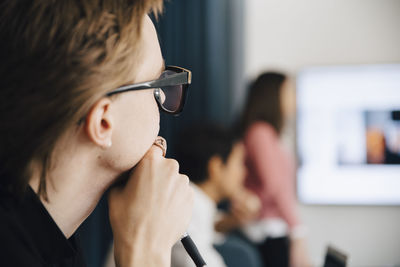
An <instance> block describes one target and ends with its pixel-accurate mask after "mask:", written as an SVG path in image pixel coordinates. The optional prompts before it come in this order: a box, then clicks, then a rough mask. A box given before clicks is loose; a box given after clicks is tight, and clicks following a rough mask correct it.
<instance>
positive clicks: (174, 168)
mask: <svg viewBox="0 0 400 267" xmlns="http://www.w3.org/2000/svg"><path fill="white" fill-rule="evenodd" d="M168 165H169V167H170V168H171V170H172V171H173V172H179V163H178V161H176V160H174V159H168Z"/></svg>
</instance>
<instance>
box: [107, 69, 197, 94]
mask: <svg viewBox="0 0 400 267" xmlns="http://www.w3.org/2000/svg"><path fill="white" fill-rule="evenodd" d="M189 83H190V80H189V73H187V72H182V73H176V74H172V75H170V76H167V77H165V78H163V79H159V80H154V81H149V82H143V83H137V84H132V85H126V86H121V87H119V88H117V89H115V90H114V91H112V92H110V93H108V94H107V95H113V94H116V93H121V92H124V91H131V90H141V89H149V88H158V87H163V86H173V85H180V84H189Z"/></svg>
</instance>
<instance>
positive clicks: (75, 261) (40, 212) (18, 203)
mask: <svg viewBox="0 0 400 267" xmlns="http://www.w3.org/2000/svg"><path fill="white" fill-rule="evenodd" d="M0 266H2V267H25V266H26V267H45V266H46V267H47V266H52V267H64V266H65V267H67V266H68V267H81V266H85V263H84V261H83V257H82V254H81V252H80V248H79V247H78V246H77V242H76V237H75V236H72V237H71V238H70V239H67V238H66V237H65V236H64V235H63V233H62V232H61V230H60V229H59V228H58V226H57V225H56V223H55V222H54V220H53V219H52V218H51V216H50V214H49V213H48V212H47V210H46V209H45V207H44V206H43V204H42V203H41V201H40V200H39V198H38V197H37V195H36V194H35V193H34V192H33V190H32V189H31V188H30V187H29V188H28V189H27V191H26V193H25V195H24V196H23V198H22V199H16V198H15V197H13V196H12V195H10V194H8V193H7V192H6V191H4V190H2V189H1V188H0Z"/></svg>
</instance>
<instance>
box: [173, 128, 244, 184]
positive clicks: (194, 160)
mask: <svg viewBox="0 0 400 267" xmlns="http://www.w3.org/2000/svg"><path fill="white" fill-rule="evenodd" d="M237 141H238V138H237V136H236V135H235V134H233V133H232V131H230V130H228V129H226V128H223V127H220V126H218V125H212V124H202V125H197V126H193V127H190V128H188V129H186V130H184V131H182V132H181V134H180V135H179V139H177V145H176V149H175V157H176V160H177V161H178V162H179V165H180V167H179V172H180V173H183V174H186V175H187V176H189V179H190V181H191V182H193V183H195V184H202V183H203V182H205V181H206V180H207V177H208V162H209V160H210V159H211V158H212V157H213V156H219V157H220V158H221V159H222V161H223V162H224V163H226V161H227V159H228V158H229V155H230V153H231V151H232V148H233V146H234V145H235V143H236V142H237Z"/></svg>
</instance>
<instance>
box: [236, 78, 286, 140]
mask: <svg viewBox="0 0 400 267" xmlns="http://www.w3.org/2000/svg"><path fill="white" fill-rule="evenodd" d="M285 80H286V76H285V75H284V74H283V73H278V72H266V73H263V74H261V75H260V76H258V78H257V79H256V80H255V81H254V82H253V83H252V84H251V86H250V88H249V92H248V96H247V102H246V104H245V108H244V112H243V117H242V121H241V130H242V133H244V132H245V131H246V130H247V128H248V127H249V126H250V125H251V124H253V123H254V122H256V121H264V122H267V123H269V124H270V125H271V126H272V127H273V128H274V129H275V130H276V132H277V133H278V134H280V133H281V130H282V126H283V111H282V101H281V94H282V85H283V83H284V82H285Z"/></svg>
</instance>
